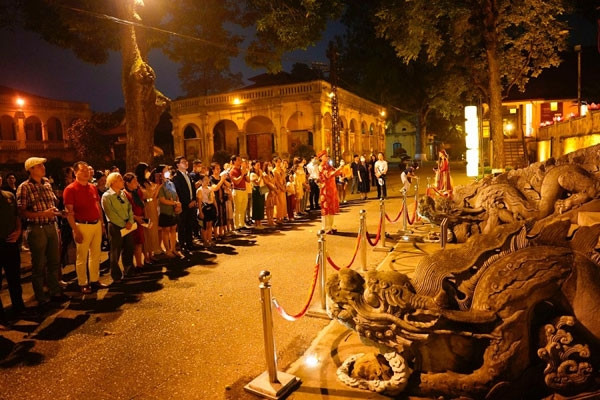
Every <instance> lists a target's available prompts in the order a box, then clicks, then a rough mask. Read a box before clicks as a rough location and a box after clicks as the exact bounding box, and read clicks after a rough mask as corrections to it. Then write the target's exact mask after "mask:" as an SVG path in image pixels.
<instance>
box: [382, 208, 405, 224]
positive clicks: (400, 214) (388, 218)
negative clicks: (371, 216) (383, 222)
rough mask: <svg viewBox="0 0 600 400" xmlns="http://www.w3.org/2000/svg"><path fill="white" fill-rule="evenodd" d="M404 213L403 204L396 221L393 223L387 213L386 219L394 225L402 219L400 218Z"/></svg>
mask: <svg viewBox="0 0 600 400" xmlns="http://www.w3.org/2000/svg"><path fill="white" fill-rule="evenodd" d="M402 211H404V203H402V208H400V212H399V213H398V216H397V217H396V219H394V220H393V221H392V220H391V219H390V217H389V216H388V214H387V213H385V218H386V219H387V220H388V221H389V222H391V223H392V224H393V223H394V222H397V221H398V220H399V219H400V217H401V216H402Z"/></svg>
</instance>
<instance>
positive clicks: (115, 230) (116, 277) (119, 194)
mask: <svg viewBox="0 0 600 400" xmlns="http://www.w3.org/2000/svg"><path fill="white" fill-rule="evenodd" d="M106 185H107V186H108V187H109V189H108V190H107V191H106V192H105V193H104V194H103V195H102V209H103V210H104V214H105V215H106V219H107V220H108V239H109V241H110V253H109V262H110V275H111V276H112V279H113V281H114V282H120V281H121V280H122V279H123V276H124V275H126V274H127V273H128V272H129V271H130V269H131V268H132V267H133V249H134V243H133V235H131V232H130V231H129V232H124V233H122V229H125V230H131V228H132V227H133V222H134V220H133V211H132V210H131V203H130V202H129V200H127V197H126V196H125V194H124V193H123V188H124V185H125V183H124V182H123V177H122V176H121V174H120V173H118V172H112V173H110V174H109V175H108V177H107V178H106ZM121 255H122V257H123V271H121V268H120V267H119V258H120V257H121Z"/></svg>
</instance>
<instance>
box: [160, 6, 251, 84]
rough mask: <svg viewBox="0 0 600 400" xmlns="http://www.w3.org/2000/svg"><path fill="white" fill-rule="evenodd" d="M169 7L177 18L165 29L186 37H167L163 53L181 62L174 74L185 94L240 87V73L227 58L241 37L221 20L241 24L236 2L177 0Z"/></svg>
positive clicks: (235, 49) (240, 11)
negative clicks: (231, 67)
mask: <svg viewBox="0 0 600 400" xmlns="http://www.w3.org/2000/svg"><path fill="white" fill-rule="evenodd" d="M173 7H177V8H174V9H173V10H172V11H171V13H172V14H174V15H177V16H178V18H176V19H173V20H172V21H170V22H169V23H168V25H167V28H169V29H171V30H173V31H176V32H177V33H179V34H181V35H186V36H175V37H173V38H171V40H170V41H169V42H168V44H167V46H165V52H166V53H167V54H168V55H169V57H170V58H171V59H173V60H174V61H178V62H180V63H181V68H180V69H179V72H178V75H179V79H180V80H181V87H182V88H183V89H184V90H185V92H186V94H187V95H188V96H206V95H209V94H213V93H223V92H226V91H228V90H230V89H233V88H237V87H240V86H242V84H243V79H242V74H241V73H237V74H234V73H232V72H231V71H230V70H229V61H230V59H231V58H232V57H237V56H238V54H239V48H238V47H239V45H240V44H241V43H242V41H243V37H242V36H240V35H238V34H232V33H231V32H229V31H228V30H227V29H226V28H225V25H224V23H223V21H228V22H229V23H237V24H242V23H243V21H242V16H243V12H242V10H241V8H240V6H239V4H238V2H235V1H223V0H203V1H196V2H192V3H190V2H188V1H183V2H182V1H179V2H173ZM198 21H202V22H201V24H199V23H198ZM190 37H196V38H199V39H196V40H191V39H190Z"/></svg>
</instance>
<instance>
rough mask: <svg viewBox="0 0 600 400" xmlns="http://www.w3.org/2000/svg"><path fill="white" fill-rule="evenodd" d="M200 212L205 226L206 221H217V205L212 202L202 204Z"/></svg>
mask: <svg viewBox="0 0 600 400" xmlns="http://www.w3.org/2000/svg"><path fill="white" fill-rule="evenodd" d="M202 214H204V218H203V219H202V221H204V224H205V226H206V223H208V222H213V223H214V222H217V207H215V205H214V204H202Z"/></svg>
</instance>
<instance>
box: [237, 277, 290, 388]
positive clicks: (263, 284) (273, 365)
mask: <svg viewBox="0 0 600 400" xmlns="http://www.w3.org/2000/svg"><path fill="white" fill-rule="evenodd" d="M258 280H259V281H260V285H259V288H260V302H261V305H262V307H261V308H262V320H263V333H264V339H265V355H266V359H267V370H266V371H265V372H263V373H262V374H260V375H259V376H257V377H256V378H254V379H253V380H252V382H250V383H248V384H247V385H246V386H244V390H246V391H247V392H250V393H253V394H255V395H258V396H261V397H265V398H268V399H274V400H278V399H281V398H283V397H285V396H287V395H288V394H289V393H290V392H292V391H293V390H295V389H296V387H297V386H298V385H299V384H300V379H298V378H297V377H295V376H294V375H291V374H287V373H285V372H281V371H277V353H276V351H275V340H274V339H273V311H272V309H271V282H270V281H271V273H270V272H269V271H261V272H260V274H259V275H258Z"/></svg>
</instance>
